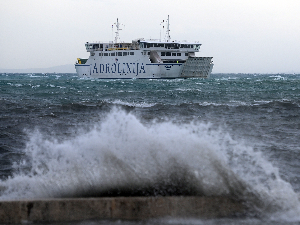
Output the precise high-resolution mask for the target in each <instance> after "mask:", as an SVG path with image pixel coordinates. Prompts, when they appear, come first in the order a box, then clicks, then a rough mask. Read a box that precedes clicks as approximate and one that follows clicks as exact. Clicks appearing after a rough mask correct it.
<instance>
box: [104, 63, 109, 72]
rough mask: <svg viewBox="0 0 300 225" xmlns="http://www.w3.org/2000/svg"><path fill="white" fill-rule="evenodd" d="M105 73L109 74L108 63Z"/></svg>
mask: <svg viewBox="0 0 300 225" xmlns="http://www.w3.org/2000/svg"><path fill="white" fill-rule="evenodd" d="M105 72H106V73H109V63H106V71H105Z"/></svg>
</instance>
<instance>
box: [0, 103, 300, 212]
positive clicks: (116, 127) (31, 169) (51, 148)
mask: <svg viewBox="0 0 300 225" xmlns="http://www.w3.org/2000/svg"><path fill="white" fill-rule="evenodd" d="M214 127H215V126H213V125H212V124H209V123H203V122H196V121H192V122H190V123H184V124H177V123H176V124H175V123H172V122H170V121H169V122H154V121H153V122H148V123H147V124H144V123H142V122H141V121H140V120H139V119H138V118H136V116H134V115H133V114H132V113H127V112H125V111H123V110H120V109H116V108H115V109H113V110H112V111H111V112H109V113H108V114H107V115H106V117H105V118H101V122H99V123H96V124H94V126H93V127H92V128H90V130H89V131H83V130H74V133H77V134H76V136H75V137H73V138H69V139H65V140H61V139H60V140H58V139H56V138H55V137H51V136H48V135H45V134H42V132H40V131H38V130H35V131H34V132H32V133H31V134H30V135H29V141H28V143H27V145H26V148H25V149H24V157H23V158H22V160H20V161H19V162H18V163H15V165H14V169H15V172H14V175H13V176H12V177H10V178H8V179H7V180H5V181H1V183H0V186H1V189H0V190H1V196H0V198H1V199H2V200H12V199H39V198H58V197H60V198H64V197H91V196H133V195H135V196H136V195H139V196H141V195H143V196H158V195H162V196H166V195H202V196H224V195H226V196H230V197H233V198H238V199H242V200H244V201H246V202H247V203H248V204H249V206H250V207H252V208H253V209H255V210H257V211H258V212H262V213H273V212H280V211H285V212H286V211H291V210H296V211H298V210H299V201H298V196H297V194H296V193H295V192H294V191H293V189H292V187H291V185H290V184H289V183H287V182H285V181H283V180H282V179H281V178H280V175H279V172H278V169H277V168H275V167H274V166H272V164H271V163H270V162H268V161H267V160H265V159H264V158H263V155H262V153H261V152H260V151H258V150H256V151H255V150H254V149H253V147H251V146H247V145H246V144H245V143H244V142H243V141H242V140H234V139H233V138H232V137H231V136H230V135H229V134H228V133H227V132H226V131H224V130H223V129H222V128H218V129H216V128H214Z"/></svg>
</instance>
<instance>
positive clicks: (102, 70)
mask: <svg viewBox="0 0 300 225" xmlns="http://www.w3.org/2000/svg"><path fill="white" fill-rule="evenodd" d="M103 72H104V64H100V72H99V73H103Z"/></svg>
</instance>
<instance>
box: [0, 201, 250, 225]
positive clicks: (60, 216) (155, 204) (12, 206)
mask: <svg viewBox="0 0 300 225" xmlns="http://www.w3.org/2000/svg"><path fill="white" fill-rule="evenodd" d="M245 212H246V207H245V205H244V204H243V202H241V201H236V200H233V199H230V198H227V197H193V196H192V197H115V198H77V199H44V200H32V201H29V200H27V201H2V202H0V223H2V224H3V223H5V224H7V223H25V222H63V221H82V220H91V219H98V220H101V219H106V220H107V219H124V220H140V219H149V218H161V217H167V216H171V217H174V218H176V217H178V218H186V217H193V218H212V217H213V218H218V217H231V216H235V215H243V214H244V213H245Z"/></svg>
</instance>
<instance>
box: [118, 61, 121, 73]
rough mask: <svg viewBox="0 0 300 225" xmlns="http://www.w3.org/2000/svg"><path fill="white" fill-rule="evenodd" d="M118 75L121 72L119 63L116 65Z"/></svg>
mask: <svg viewBox="0 0 300 225" xmlns="http://www.w3.org/2000/svg"><path fill="white" fill-rule="evenodd" d="M118 73H121V71H120V63H118Z"/></svg>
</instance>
